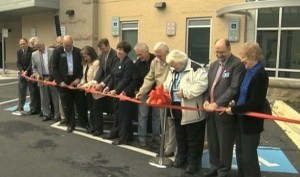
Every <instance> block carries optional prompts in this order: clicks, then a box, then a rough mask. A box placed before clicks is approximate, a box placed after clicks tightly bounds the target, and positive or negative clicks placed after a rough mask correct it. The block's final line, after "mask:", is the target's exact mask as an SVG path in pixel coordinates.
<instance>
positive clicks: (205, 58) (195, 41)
mask: <svg viewBox="0 0 300 177" xmlns="http://www.w3.org/2000/svg"><path fill="white" fill-rule="evenodd" d="M210 30H211V20H210V19H188V20H187V54H188V57H189V58H191V59H192V60H194V61H196V62H198V63H200V64H208V63H209V46H210V34H211V32H210Z"/></svg>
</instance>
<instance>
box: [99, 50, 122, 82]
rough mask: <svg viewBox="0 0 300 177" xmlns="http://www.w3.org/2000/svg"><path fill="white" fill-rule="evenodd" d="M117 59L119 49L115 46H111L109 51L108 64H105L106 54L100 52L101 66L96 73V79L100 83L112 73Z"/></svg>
mask: <svg viewBox="0 0 300 177" xmlns="http://www.w3.org/2000/svg"><path fill="white" fill-rule="evenodd" d="M117 61H118V57H117V51H116V50H115V49H113V48H111V49H110V51H109V53H108V57H107V61H106V64H105V56H104V55H102V54H100V55H99V63H100V67H99V69H98V71H97V73H96V76H95V78H94V80H96V81H97V82H98V83H99V82H101V81H103V80H104V79H105V78H106V77H107V76H108V75H109V74H110V73H111V71H112V69H113V67H114V65H115V63H116V62H117Z"/></svg>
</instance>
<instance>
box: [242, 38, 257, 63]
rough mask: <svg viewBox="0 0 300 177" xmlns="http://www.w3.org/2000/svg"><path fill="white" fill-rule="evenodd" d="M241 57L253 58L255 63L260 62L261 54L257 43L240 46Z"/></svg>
mask: <svg viewBox="0 0 300 177" xmlns="http://www.w3.org/2000/svg"><path fill="white" fill-rule="evenodd" d="M240 54H241V55H244V56H246V57H248V58H253V59H254V60H256V61H259V60H262V58H263V52H262V49H261V48H260V46H259V44H258V43H255V42H246V43H244V44H242V47H241V52H240Z"/></svg>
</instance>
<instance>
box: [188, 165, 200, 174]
mask: <svg viewBox="0 0 300 177" xmlns="http://www.w3.org/2000/svg"><path fill="white" fill-rule="evenodd" d="M198 170H199V168H198V166H197V165H189V166H188V167H187V168H186V169H185V172H186V173H188V174H194V173H196V172H197V171H198Z"/></svg>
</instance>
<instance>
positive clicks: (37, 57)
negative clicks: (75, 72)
mask: <svg viewBox="0 0 300 177" xmlns="http://www.w3.org/2000/svg"><path fill="white" fill-rule="evenodd" d="M45 50H47V55H48V71H49V73H48V75H49V80H53V71H52V64H51V62H52V59H53V50H54V49H53V48H46V49H45ZM41 60H42V58H41V53H40V51H35V52H33V53H32V56H31V62H32V73H33V74H38V76H41V77H42V76H43V73H44V72H43V70H44V68H43V65H42V64H43V63H42V62H41Z"/></svg>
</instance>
